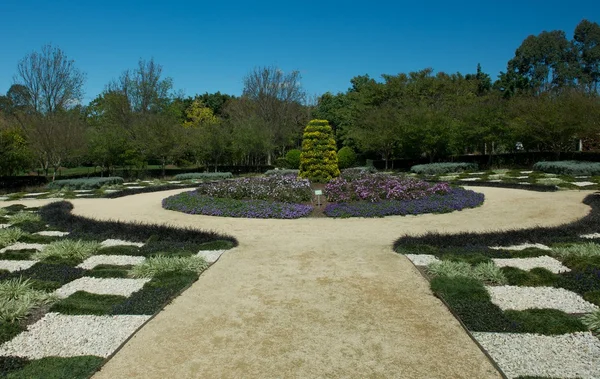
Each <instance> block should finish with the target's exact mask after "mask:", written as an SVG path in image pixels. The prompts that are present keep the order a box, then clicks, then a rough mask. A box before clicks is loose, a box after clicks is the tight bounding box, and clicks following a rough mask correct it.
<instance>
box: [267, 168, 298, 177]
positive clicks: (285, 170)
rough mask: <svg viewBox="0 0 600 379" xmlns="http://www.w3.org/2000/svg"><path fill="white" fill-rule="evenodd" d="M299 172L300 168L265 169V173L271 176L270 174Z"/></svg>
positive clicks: (294, 173)
mask: <svg viewBox="0 0 600 379" xmlns="http://www.w3.org/2000/svg"><path fill="white" fill-rule="evenodd" d="M299 173H300V170H294V169H279V170H277V169H275V170H267V172H265V175H267V176H271V175H296V176H297V175H298V174H299Z"/></svg>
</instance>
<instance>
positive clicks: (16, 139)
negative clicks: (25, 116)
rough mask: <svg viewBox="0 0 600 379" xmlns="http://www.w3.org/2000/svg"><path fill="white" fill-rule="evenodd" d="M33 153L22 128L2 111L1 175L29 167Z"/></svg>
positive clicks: (0, 125) (0, 131)
mask: <svg viewBox="0 0 600 379" xmlns="http://www.w3.org/2000/svg"><path fill="white" fill-rule="evenodd" d="M30 161H31V155H30V151H29V148H28V146H27V141H26V139H25V136H24V135H23V133H22V131H21V129H20V128H19V127H18V126H16V125H12V124H11V123H10V122H9V120H8V119H7V118H5V117H3V115H2V113H0V176H10V175H15V174H17V173H18V172H19V171H20V170H22V169H24V168H26V167H28V165H29V163H30Z"/></svg>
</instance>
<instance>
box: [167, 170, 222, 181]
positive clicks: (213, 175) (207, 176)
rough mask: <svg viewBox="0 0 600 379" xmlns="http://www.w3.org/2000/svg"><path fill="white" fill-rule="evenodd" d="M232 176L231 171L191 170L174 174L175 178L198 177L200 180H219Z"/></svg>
mask: <svg viewBox="0 0 600 379" xmlns="http://www.w3.org/2000/svg"><path fill="white" fill-rule="evenodd" d="M230 178H233V174H232V173H231V172H191V173H188V174H179V175H175V179H176V180H188V179H200V180H221V179H230Z"/></svg>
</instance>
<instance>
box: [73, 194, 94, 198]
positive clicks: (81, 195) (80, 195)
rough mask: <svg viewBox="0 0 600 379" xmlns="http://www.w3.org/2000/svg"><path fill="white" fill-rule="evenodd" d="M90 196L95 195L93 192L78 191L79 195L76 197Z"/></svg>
mask: <svg viewBox="0 0 600 379" xmlns="http://www.w3.org/2000/svg"><path fill="white" fill-rule="evenodd" d="M89 196H94V194H93V193H78V194H77V195H75V197H89Z"/></svg>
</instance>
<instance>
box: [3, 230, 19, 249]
mask: <svg viewBox="0 0 600 379" xmlns="http://www.w3.org/2000/svg"><path fill="white" fill-rule="evenodd" d="M24 235H25V232H23V231H22V230H21V229H19V228H14V227H10V228H4V229H0V248H3V247H6V246H10V245H12V244H14V243H15V242H17V241H18V240H19V239H20V238H22V237H23V236H24Z"/></svg>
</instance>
